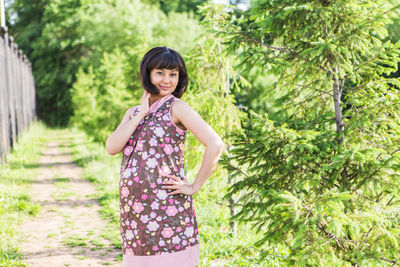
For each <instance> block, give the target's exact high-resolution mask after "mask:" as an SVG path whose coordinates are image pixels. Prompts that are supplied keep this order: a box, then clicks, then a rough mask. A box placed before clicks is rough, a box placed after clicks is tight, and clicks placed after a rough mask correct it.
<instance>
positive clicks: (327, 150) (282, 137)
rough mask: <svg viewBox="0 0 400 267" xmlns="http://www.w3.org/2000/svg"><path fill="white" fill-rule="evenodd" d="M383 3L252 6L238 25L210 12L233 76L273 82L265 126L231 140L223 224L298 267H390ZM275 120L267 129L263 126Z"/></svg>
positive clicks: (252, 125)
mask: <svg viewBox="0 0 400 267" xmlns="http://www.w3.org/2000/svg"><path fill="white" fill-rule="evenodd" d="M387 6H388V5H387V2H386V1H383V0H374V1H358V0H343V1H330V0H314V1H311V0H301V1H298V0H296V1H295V0H285V1H281V0H280V1H277V0H256V1H252V6H251V8H250V9H249V10H248V11H247V12H245V13H244V14H243V15H242V16H241V17H239V18H236V17H235V16H232V15H231V14H230V13H229V10H228V11H227V10H222V9H218V8H211V7H210V8H209V14H208V18H210V19H214V23H215V25H217V30H216V34H217V35H218V36H220V37H223V38H224V39H225V41H226V42H225V45H226V48H225V52H226V53H227V54H234V55H237V57H238V59H239V61H240V65H241V66H245V67H247V68H248V69H251V68H254V67H259V68H263V69H264V70H265V72H266V73H267V72H268V73H273V74H275V75H276V76H277V81H276V83H275V84H274V88H273V91H272V92H271V93H279V94H280V97H279V98H277V101H276V102H275V105H276V106H277V107H278V111H277V112H276V113H275V114H256V113H254V112H253V111H251V110H250V111H249V117H248V118H247V120H245V121H243V122H242V129H241V130H238V131H235V132H233V133H232V138H233V141H232V146H233V147H234V148H233V149H232V150H231V156H230V157H227V156H226V155H224V157H223V160H222V163H223V165H224V166H225V167H226V168H227V169H228V171H230V172H231V174H232V176H233V177H235V179H236V180H235V181H236V182H235V184H234V185H233V186H232V187H231V188H230V190H229V193H228V194H227V195H226V198H229V197H231V195H233V194H235V195H237V198H238V201H237V206H238V207H240V208H241V210H240V212H238V214H237V215H235V216H234V219H237V220H240V221H243V222H247V223H251V224H253V225H254V226H255V227H254V229H255V231H262V233H263V238H262V239H260V240H258V242H257V243H256V245H257V246H259V247H260V248H264V250H263V251H264V253H262V256H263V257H266V256H267V255H268V254H269V251H271V249H272V248H273V247H275V246H277V245H282V244H283V245H284V246H286V248H287V255H286V256H285V257H283V256H284V255H283V254H282V260H283V261H284V262H285V263H287V264H290V265H293V264H296V265H298V266H307V265H308V266H315V265H319V266H347V265H348V266H350V265H354V266H358V265H368V266H377V265H380V266H381V265H393V264H399V263H400V258H399V255H400V254H399V244H400V232H399V230H398V229H400V220H399V208H400V199H399V194H398V193H399V189H400V182H399V177H400V149H399V144H400V124H399V118H400V111H399V108H400V96H399V88H400V81H399V80H398V79H396V78H388V75H390V74H391V73H393V72H395V71H397V66H398V62H399V61H400V42H398V43H396V44H393V43H391V41H383V40H385V38H386V36H387V34H388V33H387V30H386V25H387V24H389V23H390V19H389V16H388V14H389V13H390V12H392V11H393V10H394V9H395V8H398V7H399V6H396V7H394V8H391V9H388V7H387ZM270 118H274V120H272V119H270Z"/></svg>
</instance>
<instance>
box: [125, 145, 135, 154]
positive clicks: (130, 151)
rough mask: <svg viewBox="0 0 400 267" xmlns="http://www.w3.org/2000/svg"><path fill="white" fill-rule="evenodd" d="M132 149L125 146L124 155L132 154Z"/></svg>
mask: <svg viewBox="0 0 400 267" xmlns="http://www.w3.org/2000/svg"><path fill="white" fill-rule="evenodd" d="M132 151H133V148H132V147H131V146H127V147H125V149H124V154H125V155H127V156H129V155H130V154H132Z"/></svg>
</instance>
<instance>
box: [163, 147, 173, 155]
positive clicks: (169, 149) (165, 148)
mask: <svg viewBox="0 0 400 267" xmlns="http://www.w3.org/2000/svg"><path fill="white" fill-rule="evenodd" d="M164 152H165V153H166V154H167V155H171V154H172V152H174V149H173V147H172V146H171V145H170V144H168V145H166V146H164Z"/></svg>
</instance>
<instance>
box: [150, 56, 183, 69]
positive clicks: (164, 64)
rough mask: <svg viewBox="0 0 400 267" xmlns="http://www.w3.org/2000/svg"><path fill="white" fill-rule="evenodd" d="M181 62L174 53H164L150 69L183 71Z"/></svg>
mask: <svg viewBox="0 0 400 267" xmlns="http://www.w3.org/2000/svg"><path fill="white" fill-rule="evenodd" d="M181 64H182V63H181V61H180V59H179V57H177V56H176V55H174V54H172V53H162V54H159V55H157V56H155V57H154V58H153V59H152V62H150V64H149V67H150V70H151V69H168V70H172V69H177V70H178V71H179V70H180V69H181Z"/></svg>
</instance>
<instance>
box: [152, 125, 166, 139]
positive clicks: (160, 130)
mask: <svg viewBox="0 0 400 267" xmlns="http://www.w3.org/2000/svg"><path fill="white" fill-rule="evenodd" d="M154 133H155V134H156V136H158V137H163V136H164V134H165V131H164V129H163V128H162V127H156V128H155V130H154Z"/></svg>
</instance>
